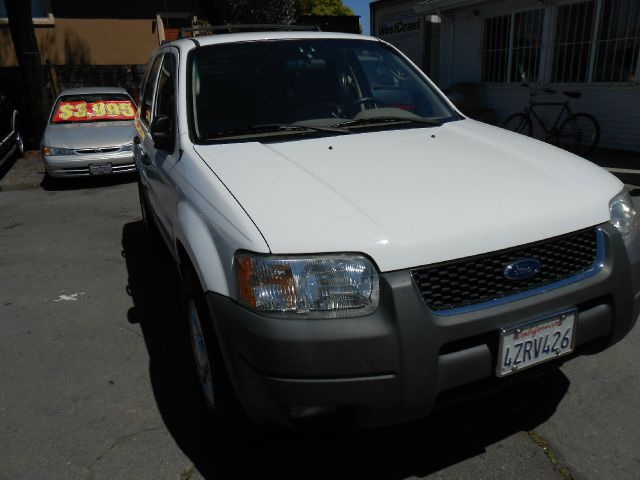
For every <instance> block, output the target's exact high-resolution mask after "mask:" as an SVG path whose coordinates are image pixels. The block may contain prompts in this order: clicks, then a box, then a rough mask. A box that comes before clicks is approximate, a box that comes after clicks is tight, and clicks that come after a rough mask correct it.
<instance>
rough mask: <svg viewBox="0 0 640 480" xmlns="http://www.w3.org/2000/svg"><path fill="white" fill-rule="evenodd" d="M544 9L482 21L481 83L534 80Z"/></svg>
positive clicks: (536, 72)
mask: <svg viewBox="0 0 640 480" xmlns="http://www.w3.org/2000/svg"><path fill="white" fill-rule="evenodd" d="M543 27H544V9H542V8H540V9H536V10H529V11H526V12H517V13H513V14H510V15H501V16H498V17H490V18H486V19H485V20H484V35H483V43H482V44H483V48H482V81H483V82H492V83H504V82H520V81H522V79H523V75H524V76H525V77H526V79H527V80H529V81H536V80H537V79H538V76H539V74H540V58H541V52H542V32H543Z"/></svg>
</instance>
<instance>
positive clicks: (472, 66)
mask: <svg viewBox="0 0 640 480" xmlns="http://www.w3.org/2000/svg"><path fill="white" fill-rule="evenodd" d="M531 6H532V7H534V8H540V6H541V4H540V3H539V2H526V1H523V2H519V1H515V0H511V1H501V2H487V3H485V4H481V5H475V6H473V7H470V8H467V9H458V10H454V11H447V12H444V13H443V15H442V26H441V34H442V36H441V56H440V71H441V74H440V80H441V81H440V86H441V87H443V88H446V87H449V86H451V85H453V84H456V83H460V82H473V83H480V85H481V87H480V91H481V98H482V102H483V104H484V106H485V107H487V108H491V109H493V110H494V111H495V113H496V118H497V122H498V123H501V122H502V121H504V120H505V119H506V118H507V117H508V116H509V115H511V114H512V113H515V112H517V111H522V110H523V109H524V107H525V106H526V105H527V103H528V100H529V89H528V88H526V87H523V86H522V85H521V84H519V83H515V84H507V83H505V84H490V83H486V84H485V83H481V75H482V55H481V49H482V25H483V19H484V18H486V17H489V16H493V15H500V14H502V13H510V12H511V11H520V10H523V9H526V8H528V7H531ZM545 86H548V87H550V88H552V89H555V90H558V91H563V90H569V91H579V92H581V93H582V97H581V98H580V99H571V101H570V104H571V108H572V110H573V111H574V112H586V113H590V114H592V115H594V116H595V117H596V119H597V120H598V122H599V123H600V127H601V140H600V144H599V146H600V147H604V148H612V149H621V150H632V151H640V135H638V125H639V124H640V108H638V106H639V105H640V84H639V83H638V82H630V83H625V84H620V83H618V84H597V83H579V84H554V83H548V84H545ZM565 99H566V97H565V96H563V95H561V94H556V95H549V94H544V93H539V94H538V96H537V100H538V101H541V102H544V101H550V102H554V101H564V100H565ZM537 111H538V112H539V113H541V114H542V115H541V116H542V117H543V118H544V120H545V122H546V123H547V125H548V126H549V123H553V120H555V117H556V115H557V112H558V107H539V109H538V110H537ZM542 134H543V132H542V131H541V129H540V128H539V127H538V126H537V125H536V122H535V120H534V135H536V136H537V137H539V138H541V137H542Z"/></svg>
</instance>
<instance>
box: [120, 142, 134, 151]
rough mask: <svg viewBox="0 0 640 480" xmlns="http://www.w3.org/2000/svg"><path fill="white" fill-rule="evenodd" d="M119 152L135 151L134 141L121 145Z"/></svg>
mask: <svg viewBox="0 0 640 480" xmlns="http://www.w3.org/2000/svg"><path fill="white" fill-rule="evenodd" d="M118 151H119V152H133V143H127V144H126V145H122V146H121V147H120V150H118Z"/></svg>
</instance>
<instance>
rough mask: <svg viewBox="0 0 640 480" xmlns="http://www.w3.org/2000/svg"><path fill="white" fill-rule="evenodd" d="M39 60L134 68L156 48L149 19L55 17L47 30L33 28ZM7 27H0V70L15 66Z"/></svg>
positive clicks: (152, 27)
mask: <svg viewBox="0 0 640 480" xmlns="http://www.w3.org/2000/svg"><path fill="white" fill-rule="evenodd" d="M36 37H37V38H38V44H39V45H40V54H41V55H42V57H43V61H49V62H50V63H52V64H54V65H65V64H75V65H83V64H91V65H135V64H142V63H147V62H148V61H149V56H150V55H151V52H153V50H154V49H155V48H157V46H158V34H157V32H156V30H155V21H153V20H150V19H148V20H147V19H142V20H140V19H135V20H128V19H127V20H122V19H84V18H83V19H77V18H56V19H55V25H54V26H51V27H39V26H38V27H36ZM16 64H17V63H16V57H15V52H14V48H13V42H12V41H11V34H10V32H9V28H7V27H3V28H0V67H9V66H15V65H16Z"/></svg>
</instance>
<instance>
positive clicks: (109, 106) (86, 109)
mask: <svg viewBox="0 0 640 480" xmlns="http://www.w3.org/2000/svg"><path fill="white" fill-rule="evenodd" d="M135 116H136V108H135V107H134V105H133V103H131V101H129V100H103V101H99V102H90V103H87V102H84V101H78V102H60V104H59V105H58V109H57V110H56V113H55V115H54V116H53V123H63V122H91V121H100V120H102V121H104V120H133V119H134V118H135Z"/></svg>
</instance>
